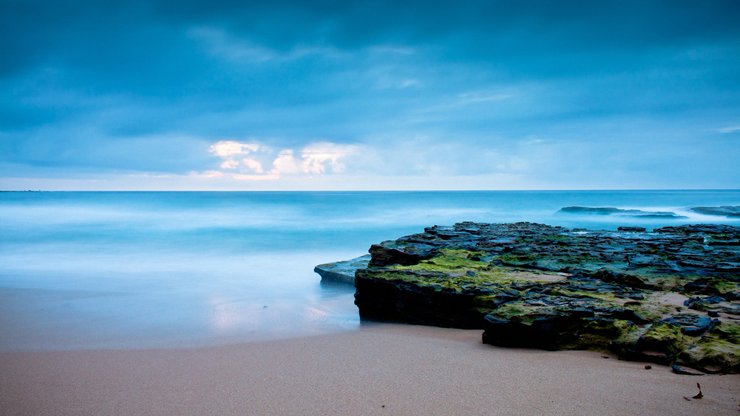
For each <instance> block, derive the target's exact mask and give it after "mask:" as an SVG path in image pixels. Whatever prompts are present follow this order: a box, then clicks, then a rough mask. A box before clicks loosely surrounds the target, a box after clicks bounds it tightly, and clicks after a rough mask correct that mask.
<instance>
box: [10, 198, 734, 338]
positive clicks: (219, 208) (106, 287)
mask: <svg viewBox="0 0 740 416" xmlns="http://www.w3.org/2000/svg"><path fill="white" fill-rule="evenodd" d="M573 205H576V206H588V207H618V208H625V209H641V210H646V211H672V212H675V213H676V214H678V215H680V216H683V217H685V218H668V219H656V218H633V217H626V216H620V215H575V216H574V215H572V214H563V213H558V210H559V209H560V208H562V207H566V206H573ZM720 205H740V191H737V190H732V191H708V190H707V191H580V192H574V191H546V192H545V191H538V192H528V191H527V192H525V191H520V192H224V193H218V192H216V193H209V192H141V193H138V192H2V193H0V350H4V351H8V350H53V349H97V348H165V347H166V348H171V347H195V346H203V345H216V344H225V343H236V342H249V341H259V340H267V339H276V338H287V337H294V336H308V335H318V334H326V333H331V332H338V331H351V330H355V329H357V328H358V327H359V326H360V325H362V323H361V322H360V320H359V317H358V314H357V309H356V308H355V306H354V304H353V288H352V287H348V286H342V285H326V284H321V282H320V279H319V277H318V276H317V275H316V274H314V273H313V267H314V266H315V265H316V264H319V263H325V262H329V261H335V260H341V259H349V258H353V257H357V256H360V255H362V254H365V253H366V252H367V249H368V247H369V246H370V245H371V244H372V243H375V242H380V241H383V240H388V239H394V238H397V237H399V236H402V235H406V234H409V233H414V232H419V231H421V230H422V229H423V228H424V227H425V226H429V225H435V224H438V225H445V224H453V223H455V222H458V221H464V220H472V221H483V222H511V221H535V222H543V223H547V224H553V225H563V226H568V227H585V228H593V229H616V227H618V226H622V225H641V226H645V227H648V228H652V227H658V226H665V225H676V224H685V223H707V222H712V223H725V224H734V225H740V220H738V219H729V218H726V217H719V216H706V215H699V214H695V213H693V212H691V211H689V208H690V207H695V206H720Z"/></svg>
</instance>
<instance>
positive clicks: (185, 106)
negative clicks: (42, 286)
mask: <svg viewBox="0 0 740 416" xmlns="http://www.w3.org/2000/svg"><path fill="white" fill-rule="evenodd" d="M738 22H740V2H738V1H734V0H729V1H713V0H703V1H678V0H666V1H651V0H642V1H629V0H626V1H625V0H622V1H570V0H559V1H544V0H543V1H535V0H519V1H495V0H490V1H468V0H457V1H434V0H426V1H403V2H401V1H398V0H394V1H385V0H376V1H328V0H327V1H322V0H312V1H305V0H293V1H290V0H271V1H259V2H251V1H236V0H209V1H194V0H152V1H136V0H132V1H110V2H109V1H91V0H90V1H82V0H68V1H46V0H0V57H2V58H0V189H4V190H25V189H42V190H320V189H326V190H375V189H389V190H403V189H421V190H436V189H461V190H462V189H490V190H498V189H504V190H507V189H693V188H712V189H718V188H740V168H738V166H740V163H738V162H739V161H740V24H738Z"/></svg>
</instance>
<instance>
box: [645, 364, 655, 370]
mask: <svg viewBox="0 0 740 416" xmlns="http://www.w3.org/2000/svg"><path fill="white" fill-rule="evenodd" d="M651 368H653V366H652V365H650V364H645V369H646V370H650V369H651Z"/></svg>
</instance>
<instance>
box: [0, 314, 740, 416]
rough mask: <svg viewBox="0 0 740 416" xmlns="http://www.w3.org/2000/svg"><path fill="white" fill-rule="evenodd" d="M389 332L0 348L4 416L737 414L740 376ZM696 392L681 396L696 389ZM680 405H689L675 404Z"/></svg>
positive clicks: (457, 336)
mask: <svg viewBox="0 0 740 416" xmlns="http://www.w3.org/2000/svg"><path fill="white" fill-rule="evenodd" d="M644 365H645V364H644V363H638V362H627V361H620V360H617V359H616V358H615V357H613V356H612V357H611V358H609V359H606V358H604V354H601V353H598V352H588V351H563V352H546V351H536V350H520V349H502V348H496V347H491V346H487V345H483V344H481V343H480V331H478V330H473V331H468V330H457V329H441V328H432V327H417V326H408V325H395V324H370V325H363V327H362V328H361V329H360V330H357V331H351V332H343V333H337V334H331V335H323V336H316V337H307V338H294V339H283V340H277V341H269V342H255V343H246V344H238V345H228V346H218V347H208V348H198V349H161V350H102V351H53V352H5V353H0V376H1V377H0V409H2V414H4V415H211V414H212V415H422V414H424V415H453V414H455V415H536V414H548V415H593V414H599V415H658V414H670V415H675V416H679V415H690V416H696V415H725V414H726V415H730V414H732V415H735V414H737V411H738V403H739V402H738V400H739V399H740V376H737V375H733V376H703V377H692V376H679V375H675V374H672V373H671V372H670V371H669V369H668V368H667V367H664V366H659V365H652V369H650V370H646V369H645V368H644ZM697 382H700V383H701V385H702V390H703V393H704V397H703V398H702V399H701V400H686V398H691V397H692V396H693V395H695V394H696V393H697V388H696V383H697ZM684 397H686V398H684Z"/></svg>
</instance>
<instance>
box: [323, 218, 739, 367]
mask: <svg viewBox="0 0 740 416" xmlns="http://www.w3.org/2000/svg"><path fill="white" fill-rule="evenodd" d="M739 237H740V228H737V227H729V226H712V225H700V226H679V227H667V228H662V229H656V230H653V231H652V232H647V231H644V230H640V229H638V228H634V229H632V228H630V229H624V230H622V231H617V232H614V231H584V230H579V231H573V230H569V229H566V228H562V227H552V226H548V225H542V224H532V223H516V224H478V223H470V222H464V223H459V224H456V225H455V226H452V227H440V226H435V227H430V228H426V229H425V230H424V232H423V233H419V234H414V235H409V236H406V237H402V238H399V239H398V240H395V241H386V242H383V243H380V244H377V245H373V247H372V248H371V249H370V252H371V256H372V258H371V259H370V261H369V263H368V266H367V267H360V268H358V269H357V270H356V273H355V286H356V294H355V303H356V304H357V306H358V308H359V311H360V315H361V317H362V318H366V319H378V320H393V321H402V322H409V323H416V324H426V325H437V326H450V327H460V328H482V329H483V330H484V333H483V341H484V342H485V343H489V344H493V345H501V346H516V347H533V348H544V349H609V350H612V351H614V352H616V353H617V354H618V355H619V356H621V357H624V358H628V359H639V360H649V361H654V362H659V363H666V364H675V367H676V368H686V367H691V368H694V369H699V370H701V371H704V372H724V373H738V372H740V324H739V323H738V322H739V321H738V319H740V246H738V245H737V244H735V242H737V241H738V238H739ZM319 267H321V266H319Z"/></svg>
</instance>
